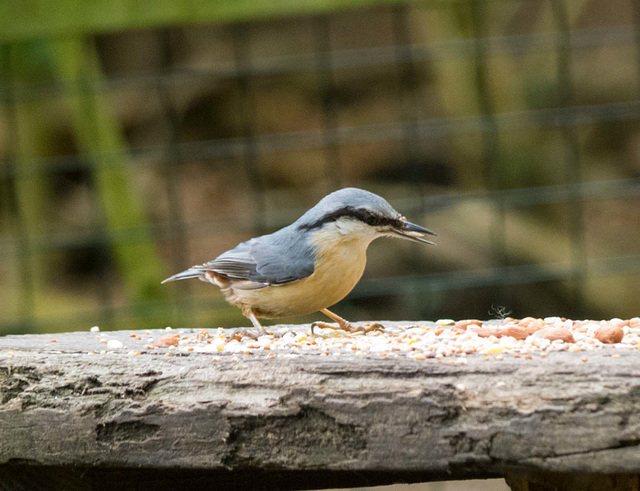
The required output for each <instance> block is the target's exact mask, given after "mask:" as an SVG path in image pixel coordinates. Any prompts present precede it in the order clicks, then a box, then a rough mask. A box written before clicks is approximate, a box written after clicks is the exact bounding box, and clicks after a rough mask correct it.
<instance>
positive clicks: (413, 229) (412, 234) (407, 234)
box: [393, 220, 437, 245]
mask: <svg viewBox="0 0 640 491" xmlns="http://www.w3.org/2000/svg"><path fill="white" fill-rule="evenodd" d="M393 233H394V234H396V235H398V236H400V237H402V238H403V239H409V240H414V241H416V242H422V243H423V244H431V245H436V244H435V242H431V241H430V240H427V239H425V238H424V235H425V234H427V235H437V234H436V233H434V232H432V231H431V230H429V229H427V228H424V227H421V226H420V225H416V224H415V223H411V222H408V221H407V220H402V226H400V227H397V228H394V229H393Z"/></svg>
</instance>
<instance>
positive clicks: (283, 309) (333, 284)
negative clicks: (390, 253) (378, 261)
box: [229, 249, 367, 318]
mask: <svg viewBox="0 0 640 491" xmlns="http://www.w3.org/2000/svg"><path fill="white" fill-rule="evenodd" d="M358 252H359V253H358V254H353V250H351V251H342V250H340V249H339V250H337V251H336V252H335V253H332V254H323V255H321V256H320V257H319V258H318V260H317V261H316V267H315V270H314V272H313V274H311V275H310V276H308V277H306V278H303V279H301V280H298V281H294V282H292V283H287V284H284V285H274V286H267V287H264V288H260V289H255V290H239V289H234V291H233V293H234V296H235V297H236V299H237V300H238V301H239V303H240V304H241V306H242V307H249V308H251V309H252V310H253V312H254V313H255V314H256V315H257V316H258V317H263V318H277V317H287V316H293V315H305V314H310V313H313V312H317V311H318V310H321V309H324V308H327V307H330V306H331V305H333V304H335V303H338V302H339V301H340V300H342V299H343V298H344V297H346V296H347V294H348V293H349V292H350V291H351V290H353V287H354V286H356V284H357V283H358V281H359V280H360V278H361V277H362V273H363V272H364V268H365V265H366V262H367V256H366V249H365V250H362V251H358ZM232 288H233V287H232ZM229 300H231V299H229ZM232 303H235V302H232Z"/></svg>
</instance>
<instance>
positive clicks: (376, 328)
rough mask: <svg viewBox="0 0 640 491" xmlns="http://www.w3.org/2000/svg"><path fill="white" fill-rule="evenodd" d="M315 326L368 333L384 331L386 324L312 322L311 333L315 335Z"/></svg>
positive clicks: (352, 332)
mask: <svg viewBox="0 0 640 491" xmlns="http://www.w3.org/2000/svg"><path fill="white" fill-rule="evenodd" d="M314 327H320V328H322V329H342V330H343V331H347V332H348V333H351V334H354V333H363V334H367V333H370V332H372V331H384V326H383V325H381V324H378V323H377V322H376V323H373V324H370V325H368V326H354V325H353V324H351V322H349V321H346V320H343V322H338V325H337V326H336V325H334V324H329V323H328V322H322V321H317V322H314V323H313V324H311V334H312V335H315V333H314V332H313V328H314Z"/></svg>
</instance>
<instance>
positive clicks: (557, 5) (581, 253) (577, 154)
mask: <svg viewBox="0 0 640 491" xmlns="http://www.w3.org/2000/svg"><path fill="white" fill-rule="evenodd" d="M551 7H552V12H553V15H554V17H555V21H556V23H557V26H558V36H559V37H566V32H567V31H568V30H569V18H568V14H567V7H566V4H565V1H564V0H551ZM558 46H559V48H558V54H557V67H558V68H557V70H558V81H557V87H558V93H559V95H560V106H561V107H570V106H572V105H573V99H574V96H573V92H574V89H573V85H574V83H573V76H572V74H571V67H572V59H571V58H572V57H571V50H570V49H568V48H567V47H566V46H567V45H566V43H559V44H558ZM569 117H571V116H569ZM562 141H563V149H564V161H565V172H564V174H565V180H566V182H567V183H574V184H575V183H577V184H579V183H581V182H582V173H583V172H582V158H581V150H580V142H579V141H578V134H577V132H576V127H575V125H572V124H567V125H565V126H563V127H562ZM572 190H573V192H574V193H575V194H574V195H573V196H572V200H571V205H570V208H569V235H570V238H571V264H572V275H571V279H572V282H573V290H574V299H573V304H574V305H575V309H576V314H575V315H577V316H578V317H584V315H585V278H586V276H587V274H588V272H587V270H586V264H587V253H586V244H585V219H584V200H583V199H582V196H581V194H580V190H581V188H580V187H579V186H576V187H572Z"/></svg>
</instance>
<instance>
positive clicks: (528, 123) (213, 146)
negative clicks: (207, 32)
mask: <svg viewBox="0 0 640 491" xmlns="http://www.w3.org/2000/svg"><path fill="white" fill-rule="evenodd" d="M493 119H494V123H495V125H496V126H497V128H498V131H519V130H526V129H529V128H536V127H541V128H547V129H549V128H561V127H563V126H583V125H592V124H595V123H609V122H616V121H636V120H640V101H626V102H619V103H609V104H599V105H589V106H572V107H565V108H547V109H533V110H526V111H513V112H503V113H497V114H494V116H493ZM402 128H403V126H402V124H400V123H395V122H394V123H379V124H369V125H362V126H342V127H339V128H336V131H335V135H336V136H335V138H333V137H330V136H327V135H326V134H323V133H322V132H319V131H299V132H288V133H276V134H266V135H254V136H253V137H252V139H251V141H252V142H253V143H254V144H255V145H256V151H257V152H258V153H259V154H264V153H268V152H277V151H282V150H300V149H317V148H322V147H323V145H325V144H336V143H337V142H343V143H373V142H380V141H402V139H403V138H404V134H403V129H402ZM417 128H418V135H419V137H420V138H432V139H438V138H446V137H450V136H460V135H475V134H482V133H484V132H487V131H490V130H491V126H490V125H487V124H486V121H485V119H484V118H483V117H482V116H460V117H450V118H430V119H424V120H420V121H418V122H417ZM244 141H245V140H244V139H243V138H241V137H239V138H224V139H217V140H203V141H198V142H188V143H181V144H178V145H175V146H176V147H177V148H178V150H179V154H180V155H181V156H183V158H189V159H203V160H209V159H232V158H240V157H242V155H243V146H242V145H243V142H244ZM169 151H170V149H169V145H162V146H158V147H153V148H138V149H136V148H134V149H131V151H130V152H129V153H128V155H131V156H132V157H133V160H132V164H134V165H136V166H137V165H139V166H158V165H165V161H166V155H167V152H169ZM100 156H102V157H104V158H105V160H111V161H113V162H114V164H113V165H116V164H117V162H118V161H119V158H120V155H117V154H105V153H103V154H100ZM92 165H93V163H92V162H86V161H82V160H80V159H78V158H77V157H76V156H70V155H69V156H61V157H51V158H50V159H36V160H32V161H27V162H25V165H24V166H21V168H20V169H19V170H18V171H16V170H15V169H14V168H12V167H11V166H5V167H2V168H0V177H12V176H17V175H20V176H25V175H28V174H31V173H47V172H58V171H65V170H76V169H80V168H90V167H91V166H92ZM101 165H105V166H108V165H110V164H109V162H104V163H103V164H101Z"/></svg>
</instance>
